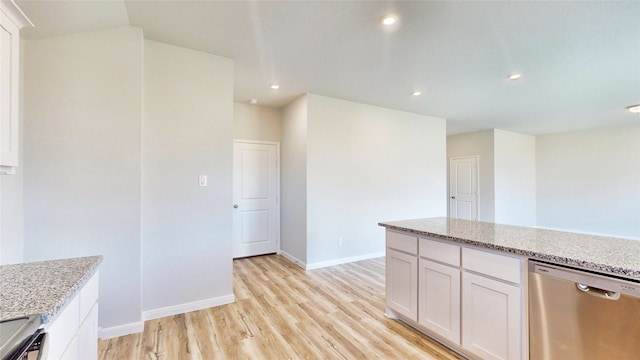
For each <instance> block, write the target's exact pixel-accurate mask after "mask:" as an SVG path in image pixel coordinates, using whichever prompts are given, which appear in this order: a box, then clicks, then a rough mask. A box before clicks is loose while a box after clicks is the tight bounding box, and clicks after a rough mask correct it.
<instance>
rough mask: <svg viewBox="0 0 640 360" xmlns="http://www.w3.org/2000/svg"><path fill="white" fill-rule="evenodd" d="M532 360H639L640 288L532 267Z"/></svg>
mask: <svg viewBox="0 0 640 360" xmlns="http://www.w3.org/2000/svg"><path fill="white" fill-rule="evenodd" d="M529 347H530V348H529V355H530V359H532V360H543V359H544V360H556V359H562V360H567V359H571V360H580V359H584V360H589V359H616V360H622V359H640V283H638V282H633V281H630V280H623V279H620V278H615V277H609V276H604V275H600V274H596V273H591V272H586V271H581V270H576V269H572V268H566V267H562V266H558V265H550V264H546V263H541V262H537V261H529Z"/></svg>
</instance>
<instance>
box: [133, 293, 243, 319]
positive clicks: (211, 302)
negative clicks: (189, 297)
mask: <svg viewBox="0 0 640 360" xmlns="http://www.w3.org/2000/svg"><path fill="white" fill-rule="evenodd" d="M234 301H236V298H235V296H234V295H233V294H230V295H225V296H219V297H215V298H210V299H204V300H199V301H194V302H190V303H186V304H180V305H173V306H167V307H164V308H159V309H152V310H146V311H143V312H142V320H143V321H146V320H152V319H158V318H161V317H165V316H172V315H177V314H184V313H186V312H190V311H196V310H202V309H207V308H210V307H214V306H220V305H226V304H231V303H232V302H234Z"/></svg>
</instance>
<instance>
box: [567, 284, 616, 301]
mask: <svg viewBox="0 0 640 360" xmlns="http://www.w3.org/2000/svg"><path fill="white" fill-rule="evenodd" d="M576 288H578V290H580V291H582V292H583V293H585V294H587V295H591V296H595V297H598V298H601V299H605V300H611V301H616V300H618V299H620V293H619V292H615V291H609V290H604V289H598V288H596V287H592V286H589V285H585V284H581V283H576Z"/></svg>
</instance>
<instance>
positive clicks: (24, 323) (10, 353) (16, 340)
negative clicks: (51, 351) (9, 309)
mask: <svg viewBox="0 0 640 360" xmlns="http://www.w3.org/2000/svg"><path fill="white" fill-rule="evenodd" d="M40 325H41V323H40V316H39V315H34V316H25V317H20V318H16V319H11V320H4V321H1V322H0V359H2V360H40V359H46V355H45V353H46V347H47V343H46V337H47V334H46V333H45V332H44V330H43V329H42V328H40Z"/></svg>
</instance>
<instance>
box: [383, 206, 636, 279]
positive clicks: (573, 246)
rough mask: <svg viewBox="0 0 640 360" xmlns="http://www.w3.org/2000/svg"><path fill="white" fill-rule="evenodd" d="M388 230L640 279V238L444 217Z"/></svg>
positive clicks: (396, 224)
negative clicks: (587, 233)
mask: <svg viewBox="0 0 640 360" xmlns="http://www.w3.org/2000/svg"><path fill="white" fill-rule="evenodd" d="M378 225H380V226H383V227H385V228H387V229H389V230H398V231H404V232H409V233H412V234H415V235H417V236H423V237H425V236H429V237H433V238H438V239H443V240H449V241H454V242H459V243H462V244H467V245H472V246H477V247H483V248H487V249H492V250H499V251H502V252H506V253H512V254H517V255H522V256H526V257H529V258H533V259H539V260H543V261H545V260H546V261H550V262H554V263H558V264H565V265H569V266H574V267H580V268H583V269H588V270H594V271H597V272H601V273H608V274H612V275H617V276H622V277H625V278H631V279H634V280H640V241H638V240H629V239H620V238H613V237H604V236H595V235H586V234H578V233H570V232H563V231H555V230H544V229H537V228H528V227H520V226H511V225H500V224H494V223H488V222H480V221H469V220H460V219H449V218H444V217H439V218H427V219H414V220H402V221H389V222H381V223H379V224H378Z"/></svg>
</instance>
